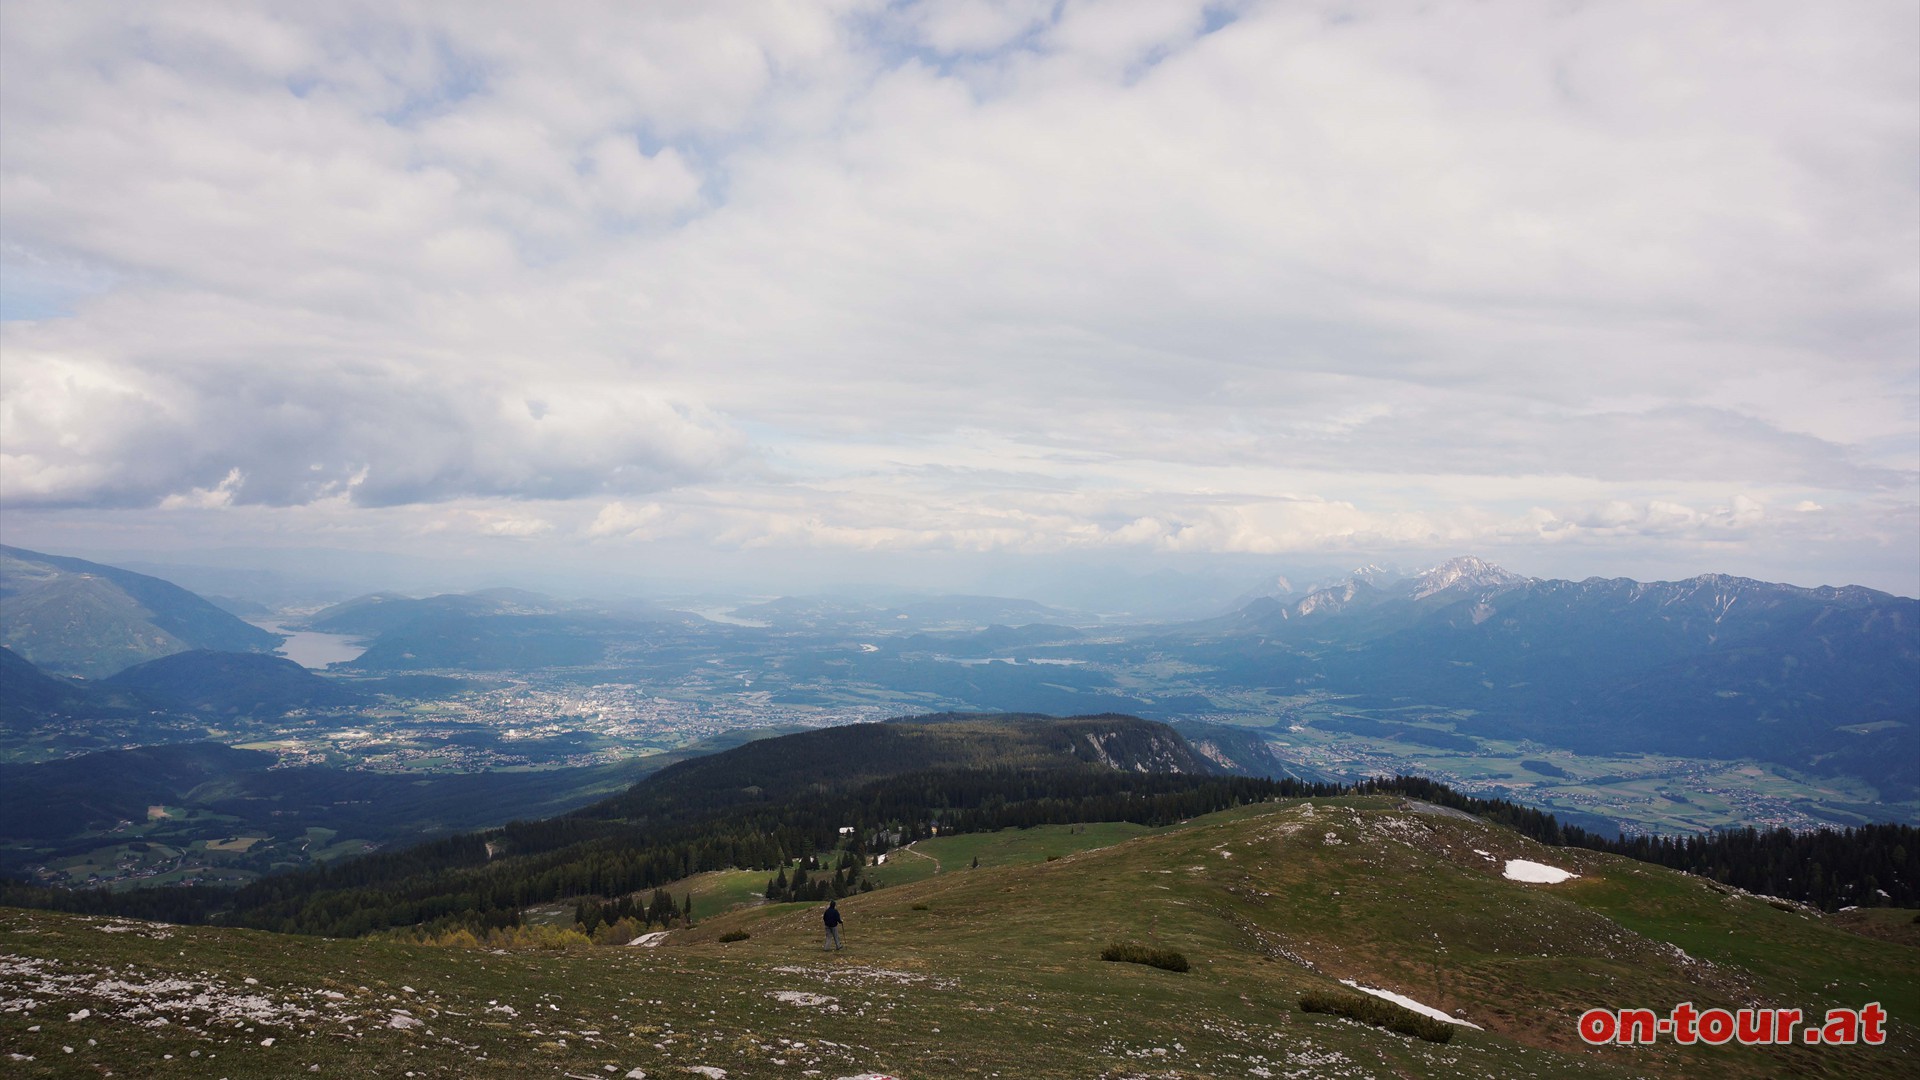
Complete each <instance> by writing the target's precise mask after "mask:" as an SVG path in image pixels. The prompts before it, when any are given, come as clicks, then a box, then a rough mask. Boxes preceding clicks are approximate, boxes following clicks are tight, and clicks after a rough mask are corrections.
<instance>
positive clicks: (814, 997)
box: [767, 990, 840, 1007]
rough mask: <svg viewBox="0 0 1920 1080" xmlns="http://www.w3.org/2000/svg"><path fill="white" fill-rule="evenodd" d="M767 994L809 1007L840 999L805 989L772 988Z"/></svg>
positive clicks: (777, 999)
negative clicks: (812, 992) (808, 991)
mask: <svg viewBox="0 0 1920 1080" xmlns="http://www.w3.org/2000/svg"><path fill="white" fill-rule="evenodd" d="M767 996H768V997H770V998H772V999H773V1000H775V1001H784V1002H786V1003H787V1004H789V1005H806V1006H809V1007H811V1006H816V1005H831V1004H833V1003H834V1002H836V1001H839V1000H840V999H839V998H836V997H830V996H828V995H826V994H809V993H807V992H806V991H805V990H774V991H771V992H769V993H768V994H767Z"/></svg>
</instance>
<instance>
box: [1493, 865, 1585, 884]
mask: <svg viewBox="0 0 1920 1080" xmlns="http://www.w3.org/2000/svg"><path fill="white" fill-rule="evenodd" d="M1503 876H1504V877H1505V878H1506V879H1507V880H1508V881H1530V882H1533V883H1534V884H1536V885H1556V884H1558V883H1560V882H1562V881H1565V880H1567V879H1568V878H1577V877H1579V876H1580V875H1579V874H1576V873H1574V872H1572V871H1571V870H1562V869H1560V868H1559V867H1557V866H1548V865H1547V864H1546V863H1537V862H1529V861H1527V860H1526V859H1508V860H1507V869H1506V873H1505V874H1504V875H1503Z"/></svg>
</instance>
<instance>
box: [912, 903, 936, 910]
mask: <svg viewBox="0 0 1920 1080" xmlns="http://www.w3.org/2000/svg"><path fill="white" fill-rule="evenodd" d="M913 910H915V911H932V910H933V909H932V908H930V907H928V906H927V905H925V904H915V905H913Z"/></svg>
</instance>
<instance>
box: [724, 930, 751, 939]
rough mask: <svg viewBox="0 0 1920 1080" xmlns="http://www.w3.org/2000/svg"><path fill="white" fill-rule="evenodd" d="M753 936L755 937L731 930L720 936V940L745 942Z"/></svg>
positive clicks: (741, 931)
mask: <svg viewBox="0 0 1920 1080" xmlns="http://www.w3.org/2000/svg"><path fill="white" fill-rule="evenodd" d="M752 936H753V935H752V934H749V933H747V932H746V931H745V930H729V931H727V932H726V933H724V934H721V935H720V940H721V941H745V940H747V939H748V938H750V937H752Z"/></svg>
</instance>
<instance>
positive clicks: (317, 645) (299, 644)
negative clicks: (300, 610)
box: [249, 620, 367, 668]
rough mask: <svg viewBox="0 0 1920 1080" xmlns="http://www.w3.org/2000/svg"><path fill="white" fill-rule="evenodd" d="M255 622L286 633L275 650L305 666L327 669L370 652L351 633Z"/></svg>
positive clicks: (277, 631) (261, 627)
mask: <svg viewBox="0 0 1920 1080" xmlns="http://www.w3.org/2000/svg"><path fill="white" fill-rule="evenodd" d="M249 621H252V620H249ZM253 625H255V626H257V627H259V628H260V629H262V630H265V631H267V632H269V633H274V634H285V635H286V636H287V640H286V641H285V642H284V643H282V644H281V646H280V648H278V649H276V650H274V651H275V652H277V653H279V654H280V655H281V656H284V657H286V658H287V659H289V660H291V661H293V662H294V663H296V664H299V665H300V666H301V667H304V668H324V667H326V666H327V665H328V664H337V663H339V662H341V661H343V660H356V659H359V657H360V654H361V653H363V652H366V651H367V646H366V645H365V644H364V643H363V642H361V641H360V640H359V639H358V638H355V637H352V636H350V635H347V634H319V633H315V632H314V631H312V630H289V629H287V628H286V627H284V626H282V625H280V624H279V623H274V622H254V623H253Z"/></svg>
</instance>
